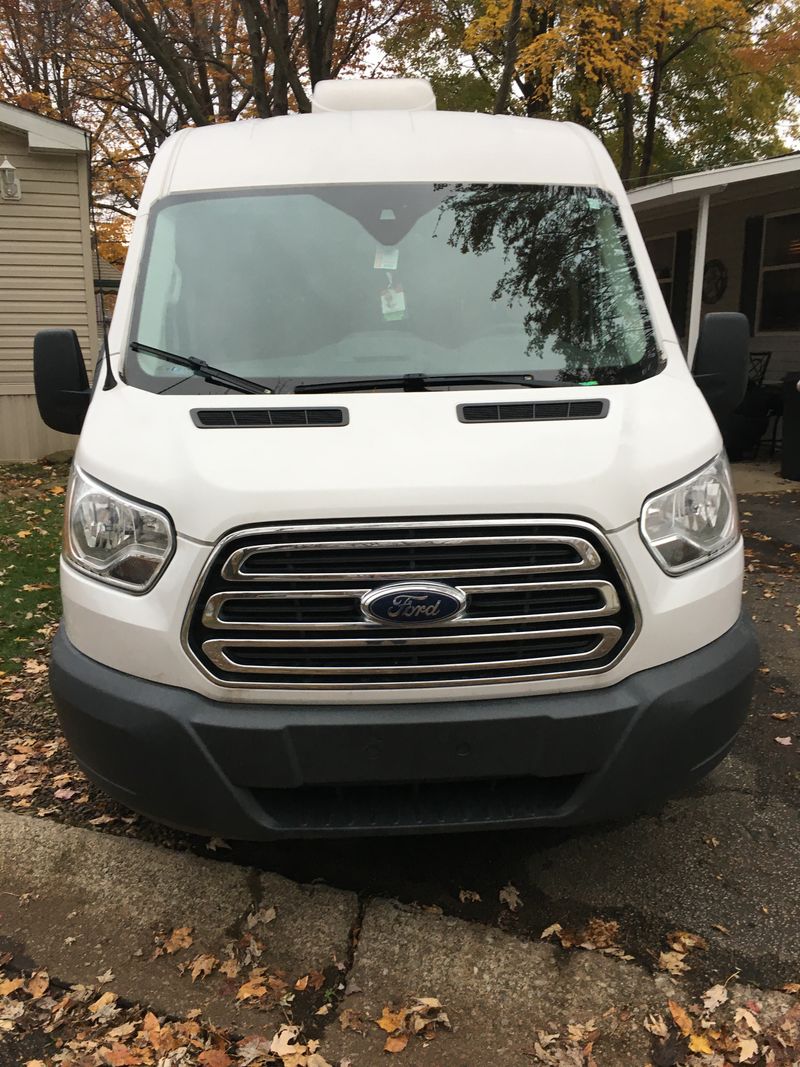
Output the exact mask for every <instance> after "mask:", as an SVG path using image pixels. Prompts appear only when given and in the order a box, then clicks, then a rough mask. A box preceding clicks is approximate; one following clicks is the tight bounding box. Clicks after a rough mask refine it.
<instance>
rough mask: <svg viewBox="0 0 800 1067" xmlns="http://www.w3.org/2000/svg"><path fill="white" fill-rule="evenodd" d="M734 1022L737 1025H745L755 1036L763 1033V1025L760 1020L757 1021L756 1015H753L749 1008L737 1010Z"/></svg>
mask: <svg viewBox="0 0 800 1067" xmlns="http://www.w3.org/2000/svg"><path fill="white" fill-rule="evenodd" d="M734 1020H735V1021H736V1022H737V1023H744V1024H745V1026H747V1027H748V1029H750V1030H752V1031H753V1033H754V1034H760V1033H761V1025H760V1023H759V1021H758V1019H756V1017H755V1015H753V1013H752V1012H751V1011H748V1010H747V1008H737V1009H736V1012H735V1014H734Z"/></svg>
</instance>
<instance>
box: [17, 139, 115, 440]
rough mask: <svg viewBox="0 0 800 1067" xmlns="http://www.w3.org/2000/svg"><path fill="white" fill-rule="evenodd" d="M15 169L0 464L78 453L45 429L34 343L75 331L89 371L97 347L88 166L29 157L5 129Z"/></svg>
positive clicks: (41, 154) (56, 155) (75, 156)
mask: <svg viewBox="0 0 800 1067" xmlns="http://www.w3.org/2000/svg"><path fill="white" fill-rule="evenodd" d="M3 156H8V158H9V160H10V161H11V162H12V163H13V164H14V166H15V167H16V169H17V176H18V178H19V180H20V182H21V185H22V199H21V200H19V201H10V200H0V272H2V284H0V460H32V459H36V458H39V457H41V456H43V455H46V454H48V453H50V452H54V451H58V450H61V449H64V448H69V447H72V446H74V444H75V439H74V438H73V437H67V436H65V435H64V434H58V433H55V432H54V431H52V430H50V429H49V428H48V427H46V426H45V425H44V423H43V422H42V421H41V419H40V418H39V415H38V410H37V408H36V402H35V397H34V389H33V338H34V335H35V334H36V332H37V330H39V329H42V328H45V327H55V326H62V327H69V328H71V329H74V330H75V331H76V333H77V334H78V338H79V340H80V343H81V347H82V349H83V353H84V357H85V358H86V360H87V366H88V365H89V364H90V363H91V362H92V358H93V355H94V352H95V350H96V347H97V326H96V322H95V316H94V293H93V280H92V270H91V246H90V238H89V234H90V226H89V207H88V167H87V161H86V158H85V156H83V155H82V154H79V153H74V152H45V151H31V150H30V149H29V148H28V140H27V136H26V135H25V134H17V133H15V132H13V131H12V130H10V129H8V128H6V127H0V159H1V158H2V157H3Z"/></svg>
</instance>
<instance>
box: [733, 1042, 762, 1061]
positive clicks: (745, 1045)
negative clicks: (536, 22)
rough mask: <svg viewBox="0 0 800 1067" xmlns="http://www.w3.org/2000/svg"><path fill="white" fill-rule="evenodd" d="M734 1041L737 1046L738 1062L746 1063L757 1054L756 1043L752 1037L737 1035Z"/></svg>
mask: <svg viewBox="0 0 800 1067" xmlns="http://www.w3.org/2000/svg"><path fill="white" fill-rule="evenodd" d="M736 1043H737V1045H738V1046H739V1063H747V1062H748V1061H749V1060H752V1058H753V1056H757V1055H758V1045H757V1043H756V1042H755V1041H754V1040H753V1038H752V1037H737V1038H736Z"/></svg>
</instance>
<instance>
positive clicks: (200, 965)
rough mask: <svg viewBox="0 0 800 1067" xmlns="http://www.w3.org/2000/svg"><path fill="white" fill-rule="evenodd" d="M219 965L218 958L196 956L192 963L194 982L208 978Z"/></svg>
mask: <svg viewBox="0 0 800 1067" xmlns="http://www.w3.org/2000/svg"><path fill="white" fill-rule="evenodd" d="M217 963H218V960H217V958H216V956H195V958H194V959H193V960H192V962H191V975H192V981H193V982H196V981H197V979H198V978H208V976H209V975H210V974H211V972H212V971H213V970H214V968H215V967H216V965H217Z"/></svg>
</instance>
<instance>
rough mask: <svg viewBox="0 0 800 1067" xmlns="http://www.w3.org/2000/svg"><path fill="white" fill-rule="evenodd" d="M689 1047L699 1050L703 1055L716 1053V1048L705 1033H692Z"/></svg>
mask: <svg viewBox="0 0 800 1067" xmlns="http://www.w3.org/2000/svg"><path fill="white" fill-rule="evenodd" d="M689 1049H690V1050H691V1051H692V1052H699V1053H700V1054H701V1055H703V1056H712V1055H713V1054H714V1050H713V1048H712V1047H711V1045H710V1044H709V1041H708V1038H707V1037H706V1036H705V1035H704V1034H692V1035H691V1036H690V1038H689Z"/></svg>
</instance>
